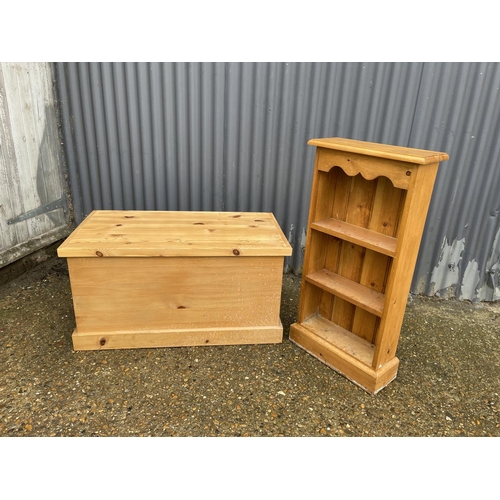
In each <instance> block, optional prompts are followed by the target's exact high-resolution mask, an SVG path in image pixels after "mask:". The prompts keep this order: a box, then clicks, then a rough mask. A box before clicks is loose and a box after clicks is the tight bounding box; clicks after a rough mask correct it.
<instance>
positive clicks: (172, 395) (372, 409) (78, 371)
mask: <svg viewBox="0 0 500 500" xmlns="http://www.w3.org/2000/svg"><path fill="white" fill-rule="evenodd" d="M299 292H300V279H299V278H298V277H295V276H293V275H285V276H284V278H283V295H282V308H281V311H282V322H283V325H284V329H285V336H284V339H283V342H282V343H281V344H276V345H248V346H225V347H201V348H195V347H189V348H168V349H136V350H118V351H100V352H96V351H86V352H81V351H80V352H75V351H73V349H72V343H71V333H72V331H73V329H74V326H75V321H74V315H73V307H72V299H71V290H70V285H69V277H68V272H67V267H66V262H65V260H64V259H57V258H52V259H50V260H48V261H47V262H45V263H43V264H41V265H39V266H38V267H36V268H34V269H32V270H30V271H28V272H27V273H25V274H23V275H22V276H20V277H18V278H16V279H15V280H14V281H11V282H9V283H7V284H4V285H3V286H1V287H0V366H1V367H2V371H1V375H0V436H500V416H499V413H498V408H499V393H500V376H499V375H500V343H499V340H500V303H482V304H477V305H473V304H470V303H467V302H459V301H453V300H450V301H445V300H437V299H429V298H421V297H413V296H412V297H411V298H410V300H409V302H408V305H407V310H406V315H405V320H404V324H403V328H402V332H401V340H400V343H399V346H398V352H397V355H398V357H399V359H400V366H399V373H398V376H397V378H396V379H395V380H394V381H393V382H392V383H391V384H390V385H389V386H387V387H386V388H385V389H383V390H382V391H381V392H380V393H379V394H377V395H376V396H372V395H370V394H368V393H366V392H364V391H363V390H362V389H360V388H358V387H357V386H356V385H354V384H352V383H351V382H349V381H348V380H346V379H345V378H344V377H342V376H341V375H339V374H337V373H336V372H335V371H333V370H332V369H330V368H329V367H327V366H326V365H324V364H322V363H320V362H319V361H318V360H316V359H315V358H313V357H312V356H310V355H309V354H307V353H306V352H305V351H303V350H302V349H300V348H299V347H297V346H296V345H294V344H292V343H291V342H290V341H289V340H288V330H289V326H290V324H291V323H293V322H294V321H295V320H296V314H297V306H298V297H299Z"/></svg>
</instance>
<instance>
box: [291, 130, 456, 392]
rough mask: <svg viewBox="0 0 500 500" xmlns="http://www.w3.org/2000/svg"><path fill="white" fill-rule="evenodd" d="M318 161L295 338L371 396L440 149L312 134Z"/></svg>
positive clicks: (392, 339) (380, 377)
mask: <svg viewBox="0 0 500 500" xmlns="http://www.w3.org/2000/svg"><path fill="white" fill-rule="evenodd" d="M308 144H309V145H311V146H316V148H317V149H316V160H315V167H314V177H313V185H312V192H311V201H310V209H309V221H308V228H307V239H306V250H305V256H304V267H303V274H302V284H301V293H300V304H299V313H298V318H297V322H296V323H295V324H293V325H292V326H291V328H290V340H292V341H293V342H294V343H296V344H297V345H299V346H300V347H302V348H303V349H305V350H306V351H307V352H309V353H310V354H312V355H313V356H315V357H316V358H318V359H319V360H321V361H322V362H324V363H326V364H327V365H328V366H330V367H331V368H333V369H335V370H336V371H338V372H339V373H341V374H343V375H344V376H345V377H347V378H348V379H349V380H351V381H352V382H354V383H355V384H357V385H359V386H360V387H362V388H363V389H365V390H366V391H368V392H370V393H372V394H375V393H377V392H378V391H380V390H381V389H382V388H383V387H385V386H386V385H387V384H389V383H390V382H391V381H392V380H393V379H394V378H395V377H396V374H397V370H398V365H399V360H398V358H397V357H396V348H397V344H398V340H399V336H400V330H401V325H402V322H403V316H404V312H405V308H406V302H407V299H408V293H409V290H410V286H411V281H412V277H413V272H414V268H415V263H416V259H417V256H418V250H419V245H420V241H421V237H422V232H423V229H424V224H425V220H426V216H427V211H428V207H429V203H430V199H431V195H432V190H433V186H434V181H435V178H436V173H437V169H438V165H439V163H440V162H441V161H444V160H447V159H448V155H447V154H446V153H442V152H436V151H426V150H420V149H413V148H405V147H398V146H391V145H387V144H376V143H371V142H364V141H356V140H352V139H343V138H325V139H312V140H310V141H309V142H308Z"/></svg>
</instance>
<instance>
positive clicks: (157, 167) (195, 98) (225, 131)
mask: <svg viewBox="0 0 500 500" xmlns="http://www.w3.org/2000/svg"><path fill="white" fill-rule="evenodd" d="M57 73H58V77H57V80H58V82H57V83H58V88H59V91H60V97H61V107H62V115H63V118H64V130H65V135H66V136H68V135H70V137H67V139H66V140H65V147H66V155H67V161H68V168H69V172H70V181H71V190H72V196H73V200H74V206H75V212H76V218H77V221H81V220H82V219H83V218H84V217H85V216H86V215H87V214H88V213H89V212H90V211H91V210H93V209H99V208H101V209H104V208H112V209H122V208H126V209H149V210H238V211H271V212H273V213H274V214H275V216H276V218H277V220H278V222H279V223H280V225H281V227H282V229H283V231H284V233H285V234H286V235H287V236H288V238H289V240H290V243H291V244H292V246H293V248H294V254H293V256H292V258H291V259H288V261H287V265H288V266H290V267H291V268H293V269H294V270H295V271H297V272H299V271H300V270H301V266H302V260H303V245H304V242H305V228H306V225H307V215H308V210H309V196H310V189H311V180H312V166H313V160H314V148H311V147H308V146H307V141H308V140H309V139H311V138H314V137H333V136H341V137H349V138H353V139H360V140H368V141H374V142H382V143H389V144H396V145H401V146H412V147H419V148H424V149H437V150H440V151H446V152H448V153H449V154H450V157H451V159H450V161H449V162H447V163H444V164H443V166H442V167H441V169H440V172H439V176H438V181H437V184H436V188H435V192H434V196H433V200H432V204H431V207H430V212H429V219H428V224H427V226H426V231H425V234H424V239H423V242H422V247H421V251H420V255H419V260H418V263H417V269H416V272H415V276H414V282H413V285H412V291H414V292H417V291H419V292H423V293H428V294H433V293H440V294H441V295H443V294H446V293H447V294H448V295H450V294H452V295H455V296H457V297H459V298H467V299H471V300H473V299H480V300H491V299H496V298H498V297H499V294H498V293H497V292H495V290H496V289H495V287H494V286H493V287H492V288H491V287H490V288H488V286H487V285H484V283H487V282H488V280H487V279H486V275H487V276H489V278H488V279H489V283H490V285H491V284H492V283H493V284H494V283H498V280H497V278H498V274H495V272H496V271H495V270H496V269H498V253H499V244H500V237H499V236H498V217H497V216H496V215H495V216H492V215H491V213H495V210H496V211H497V212H496V213H498V208H499V207H498V198H497V197H495V189H496V191H498V187H499V185H498V183H499V179H498V168H497V163H498V145H497V144H496V142H495V133H496V131H497V130H498V116H499V113H498V88H497V87H498V73H499V65H498V64H496V63H495V64H491V63H490V64H487V63H484V64H480V63H433V64H431V63H389V62H386V63H373V62H371V63H312V62H307V63H305V62H304V63H58V64H57ZM471 136H474V138H471ZM495 203H496V206H495ZM457 207H458V208H457ZM467 224H468V226H467V235H466V236H467V243H466V244H465V245H464V247H463V250H464V252H463V254H460V244H457V243H455V245H454V246H453V243H452V242H454V241H461V238H464V235H465V233H464V230H463V228H465V226H466V225H467ZM444 242H448V243H446V245H448V246H446V245H445V243H444ZM495 245H496V246H495ZM448 247H450V248H448ZM457 252H458V253H459V254H460V261H459V262H455V267H454V268H453V271H451V272H453V273H455V274H456V276H454V277H453V280H454V281H455V282H456V283H454V284H452V285H448V284H449V283H450V282H451V281H453V280H451V281H450V275H449V274H447V273H449V272H450V269H451V267H453V266H451V264H453V260H450V259H455V256H456V255H457ZM495 256H496V257H495ZM495 259H496V260H495ZM448 261H449V262H448ZM470 262H475V263H476V264H474V265H472V267H470V266H471V265H470V264H469V263H470ZM448 264H449V265H450V266H451V267H450V266H448ZM474 266H475V267H474ZM495 266H497V267H495ZM467 269H469V270H468V271H467ZM488 270H489V271H488ZM492 270H493V271H492ZM492 272H493V274H492ZM488 273H489V274H488ZM478 276H479V281H478V282H477V286H476V285H474V286H472V281H473V279H474V280H477V277H478ZM495 280H497V281H496V282H495Z"/></svg>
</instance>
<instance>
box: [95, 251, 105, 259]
mask: <svg viewBox="0 0 500 500" xmlns="http://www.w3.org/2000/svg"><path fill="white" fill-rule="evenodd" d="M95 254H96V255H97V256H98V257H104V254H103V253H102V252H99V250H97V252H96V253H95Z"/></svg>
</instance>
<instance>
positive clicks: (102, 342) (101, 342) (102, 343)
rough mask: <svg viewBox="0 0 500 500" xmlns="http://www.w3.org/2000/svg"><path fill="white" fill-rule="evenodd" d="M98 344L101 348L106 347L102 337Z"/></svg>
mask: <svg viewBox="0 0 500 500" xmlns="http://www.w3.org/2000/svg"><path fill="white" fill-rule="evenodd" d="M99 344H100V345H101V347H102V346H105V345H106V339H105V338H104V337H103V338H102V339H101V340H99Z"/></svg>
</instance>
